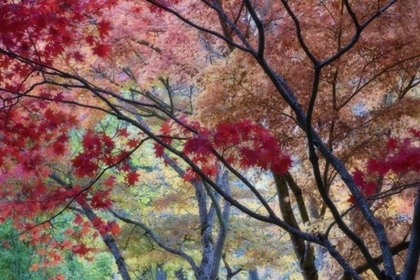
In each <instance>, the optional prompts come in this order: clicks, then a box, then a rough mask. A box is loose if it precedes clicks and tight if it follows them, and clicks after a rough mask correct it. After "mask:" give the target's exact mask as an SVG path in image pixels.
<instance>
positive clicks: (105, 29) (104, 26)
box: [96, 20, 112, 39]
mask: <svg viewBox="0 0 420 280" xmlns="http://www.w3.org/2000/svg"><path fill="white" fill-rule="evenodd" d="M96 25H97V26H98V30H99V36H100V37H101V39H104V38H105V37H107V36H108V35H109V32H110V31H111V30H112V27H111V22H109V21H107V20H102V21H101V22H98V23H97V24H96Z"/></svg>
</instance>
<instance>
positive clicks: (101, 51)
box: [92, 44, 111, 57]
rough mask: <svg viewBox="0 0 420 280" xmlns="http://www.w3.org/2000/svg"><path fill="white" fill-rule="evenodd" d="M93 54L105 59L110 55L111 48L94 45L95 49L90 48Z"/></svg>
mask: <svg viewBox="0 0 420 280" xmlns="http://www.w3.org/2000/svg"><path fill="white" fill-rule="evenodd" d="M92 50H93V53H94V54H96V55H97V56H99V57H107V56H108V55H110V54H111V46H109V45H103V44H96V46H95V47H93V48H92Z"/></svg>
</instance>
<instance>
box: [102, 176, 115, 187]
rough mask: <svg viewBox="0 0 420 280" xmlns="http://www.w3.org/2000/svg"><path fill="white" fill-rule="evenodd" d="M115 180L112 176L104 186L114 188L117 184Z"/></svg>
mask: <svg viewBox="0 0 420 280" xmlns="http://www.w3.org/2000/svg"><path fill="white" fill-rule="evenodd" d="M115 179H116V178H115V177H114V176H110V177H109V178H108V179H106V180H105V182H104V185H105V186H107V187H110V188H112V187H113V186H114V184H115Z"/></svg>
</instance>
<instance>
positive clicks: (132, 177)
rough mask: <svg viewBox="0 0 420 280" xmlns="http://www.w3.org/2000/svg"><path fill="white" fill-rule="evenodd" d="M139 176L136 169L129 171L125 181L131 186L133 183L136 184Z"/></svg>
mask: <svg viewBox="0 0 420 280" xmlns="http://www.w3.org/2000/svg"><path fill="white" fill-rule="evenodd" d="M139 177H140V175H139V174H137V171H132V172H129V173H128V174H127V175H126V177H125V178H126V180H127V183H128V184H129V185H130V186H133V185H135V184H136V182H138V181H139Z"/></svg>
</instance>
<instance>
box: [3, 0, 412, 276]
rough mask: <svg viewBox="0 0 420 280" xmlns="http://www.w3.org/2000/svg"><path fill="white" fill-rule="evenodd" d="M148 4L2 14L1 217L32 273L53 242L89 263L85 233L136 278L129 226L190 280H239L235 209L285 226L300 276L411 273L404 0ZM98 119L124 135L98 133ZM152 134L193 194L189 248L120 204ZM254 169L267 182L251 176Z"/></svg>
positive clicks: (56, 257) (51, 257)
mask: <svg viewBox="0 0 420 280" xmlns="http://www.w3.org/2000/svg"><path fill="white" fill-rule="evenodd" d="M146 2H147V3H148V4H147V5H146V4H145V3H146ZM146 2H141V1H138V2H137V1H116V0H112V1H111V0H110V1H72V2H71V3H67V2H61V1H21V2H19V3H14V2H13V1H5V2H3V3H2V4H0V12H1V14H2V15H3V16H2V18H1V19H0V40H1V41H0V42H1V43H0V67H1V69H2V71H1V74H0V90H1V95H0V96H1V99H2V105H1V111H0V115H1V118H2V122H1V126H0V129H1V138H2V140H3V141H2V144H1V146H0V148H1V149H2V153H1V154H0V163H1V177H0V178H1V182H2V189H1V193H2V201H1V205H0V209H1V211H0V221H5V220H6V219H7V218H11V219H13V221H14V226H15V227H16V228H17V229H18V230H20V231H21V232H22V235H21V238H22V239H25V240H29V242H30V243H31V244H32V245H37V244H45V246H46V247H47V248H48V250H47V252H48V256H47V258H46V259H47V261H46V262H45V263H43V264H39V266H49V265H54V264H56V263H57V262H59V261H61V256H60V254H59V252H60V251H61V250H69V251H71V252H73V253H74V254H76V255H83V256H86V257H88V258H89V256H90V255H92V254H93V253H95V252H96V249H95V248H93V247H89V246H87V245H86V244H85V243H84V242H83V238H86V236H90V235H91V236H92V237H101V238H102V240H103V241H104V243H105V244H106V246H107V247H108V248H109V250H110V251H111V252H112V254H113V256H114V258H115V261H116V264H117V266H118V269H119V272H120V274H121V276H122V277H123V279H130V272H129V267H128V266H127V263H126V261H125V260H124V258H123V253H122V250H121V248H122V247H121V246H122V244H121V243H119V242H118V240H117V239H118V237H119V235H120V234H122V233H121V225H122V224H123V223H124V226H127V225H134V226H136V227H138V228H141V229H142V231H141V232H139V233H138V234H139V235H142V234H143V233H146V234H148V236H149V237H150V238H151V239H152V240H153V242H154V243H155V244H157V245H158V246H160V247H161V248H163V249H164V250H166V251H168V252H170V253H172V254H175V255H178V256H180V257H181V258H183V259H185V260H186V261H187V262H188V264H189V266H190V268H191V269H192V270H193V274H194V275H195V277H196V278H197V279H216V278H217V275H218V274H219V273H220V266H222V265H223V264H224V266H225V268H224V269H225V271H226V275H227V277H228V278H229V277H233V276H234V275H235V274H236V273H239V272H240V271H241V269H242V268H241V267H239V268H238V270H236V271H232V269H231V267H230V265H229V263H232V261H231V260H229V251H228V250H227V249H229V248H230V250H231V252H235V250H237V248H231V247H229V246H227V245H226V240H227V239H228V238H229V234H230V233H229V232H231V233H232V232H234V231H233V229H234V226H235V224H232V220H233V218H232V217H231V214H230V211H231V210H230V208H231V206H233V207H235V208H236V209H238V210H239V211H241V213H243V214H245V215H246V216H248V217H250V218H253V219H255V220H258V221H261V222H264V223H267V224H269V225H272V226H275V228H281V229H282V230H284V231H286V232H288V234H289V237H288V239H284V240H287V241H288V242H290V243H291V245H292V248H293V251H294V254H295V257H296V259H297V263H298V265H299V267H300V269H301V273H302V276H303V277H304V278H305V279H317V278H318V277H320V278H321V277H323V276H324V277H327V278H338V277H339V276H342V277H344V278H347V277H351V278H354V279H361V278H362V277H372V278H377V279H397V278H398V277H400V278H401V279H414V278H415V276H416V273H417V266H418V260H419V256H420V250H419V249H418V248H417V243H418V242H417V239H418V238H419V231H420V228H419V224H420V220H419V219H420V217H419V216H418V214H419V211H420V210H419V209H420V202H419V201H418V200H417V199H415V196H416V191H415V190H414V189H418V187H419V185H418V173H419V167H418V162H419V159H418V138H419V134H420V133H419V131H418V130H417V128H416V127H417V126H418V120H417V119H418V116H419V114H418V112H419V111H418V109H417V107H418V106H417V105H418V103H419V101H418V97H417V92H416V86H417V85H418V84H419V82H420V79H419V78H418V74H417V72H418V65H419V53H418V51H417V47H416V46H417V45H418V43H419V40H418V38H417V37H418V36H416V35H413V34H416V31H417V26H418V22H419V18H418V15H417V14H416V12H415V11H416V9H415V8H416V3H415V1H411V0H408V1H404V2H401V1H396V0H389V1H368V0H366V1H357V2H351V1H347V0H343V1H335V0H331V1H321V2H316V1H308V2H303V1H293V3H292V1H277V2H271V1H269V2H264V1H256V2H254V3H253V2H251V1H248V0H243V1H231V2H223V1H201V2H197V3H196V2H191V1H172V2H165V1H154V0H148V1H146ZM104 118H110V119H111V120H112V121H109V122H108V123H117V125H115V127H113V128H111V129H108V130H107V129H104V127H102V128H101V129H100V128H98V123H99V124H100V121H101V120H102V119H104ZM149 142H153V150H154V153H155V156H156V157H157V158H161V159H162V161H163V162H164V163H165V164H166V165H168V168H169V167H170V168H172V169H173V171H174V172H175V174H177V176H179V177H180V178H183V180H184V181H183V182H184V183H185V184H190V185H192V187H193V189H194V192H195V194H194V202H190V203H191V205H194V206H195V208H194V207H193V208H194V209H195V215H196V216H197V217H198V219H197V220H196V221H195V223H198V224H199V228H200V230H199V232H195V234H196V235H195V236H194V240H195V243H196V244H200V246H201V247H202V248H201V249H198V251H199V254H198V255H197V254H194V252H195V251H197V249H192V251H188V252H187V250H185V249H183V248H182V243H180V242H179V240H180V239H182V238H184V237H186V236H188V234H184V235H182V234H179V238H178V243H176V242H175V243H173V244H172V245H176V246H177V248H176V249H175V248H174V247H173V246H171V243H170V242H169V243H168V242H164V241H162V240H161V238H159V236H158V235H157V234H156V232H159V231H164V230H162V229H160V230H159V227H155V228H153V229H151V228H149V227H148V226H147V225H146V224H144V222H143V221H141V220H138V219H136V218H133V217H135V214H134V215H133V216H131V217H130V215H129V214H130V213H126V212H125V211H124V207H125V206H124V201H118V199H121V197H122V196H118V195H119V194H118V192H119V191H121V189H122V187H121V186H122V185H124V187H125V188H128V189H130V188H135V187H136V186H141V184H142V180H143V178H142V174H141V172H140V170H139V167H138V166H136V164H134V163H133V162H134V161H135V158H136V157H138V156H140V157H141V154H140V153H139V151H140V150H141V148H142V147H144V146H145V145H148V143H149ZM148 149H151V148H150V147H149V148H148ZM158 164H160V163H158V162H156V165H158ZM250 169H251V170H259V171H258V172H259V173H258V174H259V176H269V177H270V182H272V184H273V185H271V183H267V182H266V181H263V182H262V183H261V184H255V183H253V182H252V180H251V179H249V178H248V176H247V175H246V170H250ZM143 175H144V174H143ZM235 184H241V186H242V187H241V188H235V187H234V186H235ZM239 190H240V191H239ZM235 191H236V192H235ZM270 191H271V192H270ZM241 192H242V194H243V196H241ZM272 192H275V195H276V196H277V197H278V201H276V202H274V201H272V200H269V199H268V194H272ZM131 195H132V194H131ZM117 198H118V199H117ZM164 198H166V199H171V198H170V196H165V197H164ZM172 199H173V200H177V199H180V197H175V198H172ZM127 201H128V200H127ZM153 203H159V200H158V199H157V198H156V197H155V198H153ZM294 205H295V206H296V207H294ZM407 205H408V206H407ZM118 208H119V209H118ZM66 211H74V213H75V214H74V224H75V226H74V228H69V229H68V230H67V231H65V233H64V234H65V235H67V236H69V239H68V240H60V241H58V240H55V239H54V238H53V230H52V229H53V228H54V218H55V217H57V216H58V215H60V214H62V213H64V212H66ZM132 211H134V210H132ZM156 211H157V210H156ZM133 213H135V212H133ZM279 214H281V215H279ZM280 217H281V218H280ZM39 218H41V221H42V222H40V220H39ZM178 218H180V220H181V221H182V217H181V215H180V216H179V217H178ZM115 219H117V220H118V222H117V221H116V220H115ZM184 222H185V223H186V221H184ZM237 222H238V223H239V224H240V223H241V221H240V219H238V221H237ZM229 225H230V226H232V228H231V230H230V231H229ZM124 226H123V233H124V231H125V230H126V229H124ZM191 228H192V227H191ZM190 232H193V231H192V230H191V231H190ZM173 234H174V235H175V233H173ZM197 234H198V235H197ZM160 236H162V235H161V234H160ZM212 236H216V237H217V240H216V242H213V240H212ZM257 237H258V236H257ZM257 237H256V238H257ZM401 237H403V238H401ZM260 238H261V237H260ZM254 242H256V241H254ZM229 245H231V244H229ZM236 246H238V247H239V246H240V245H239V244H238V245H236ZM178 248H179V249H178ZM348 248H351V250H349V249H348ZM270 249H271V250H273V248H270ZM270 249H269V250H270ZM325 252H327V253H328V255H329V258H328V261H325V264H324V267H322V266H321V267H320V266H317V265H316V264H315V262H316V260H317V259H320V258H322V256H323V254H324V253H325ZM400 253H404V255H405V259H404V260H403V261H402V260H401V259H400V258H396V257H395V255H396V254H400ZM267 257H268V256H267ZM230 258H231V259H233V257H232V256H231V257H230ZM273 263H275V262H273ZM158 265H160V264H158ZM242 266H243V267H247V269H249V270H254V269H256V268H257V266H258V264H257V261H255V267H251V266H245V265H243V264H242ZM328 267H330V268H332V269H328Z"/></svg>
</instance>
